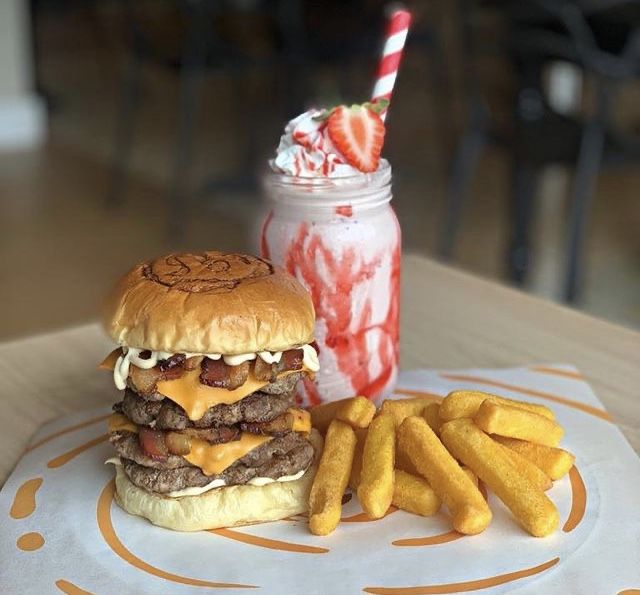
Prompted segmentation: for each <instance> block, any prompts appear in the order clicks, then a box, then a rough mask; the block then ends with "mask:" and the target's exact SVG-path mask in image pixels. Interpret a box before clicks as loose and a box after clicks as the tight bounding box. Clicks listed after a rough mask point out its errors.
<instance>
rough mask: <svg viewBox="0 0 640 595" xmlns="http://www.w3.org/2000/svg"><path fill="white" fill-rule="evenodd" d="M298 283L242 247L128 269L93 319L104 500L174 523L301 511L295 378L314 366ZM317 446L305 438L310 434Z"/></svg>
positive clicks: (230, 522) (303, 452)
mask: <svg viewBox="0 0 640 595" xmlns="http://www.w3.org/2000/svg"><path fill="white" fill-rule="evenodd" d="M314 322H315V318H314V312H313V306H312V304H311V300H310V297H309V295H308V293H307V292H306V291H305V289H304V288H303V287H302V286H301V285H300V284H299V283H298V282H297V281H296V280H295V279H294V278H293V277H291V276H289V275H288V274H287V273H286V272H284V271H283V270H281V269H279V268H277V267H274V266H273V265H271V263H269V262H268V261H265V260H263V259H260V258H256V257H253V256H248V255H242V254H224V253H220V252H204V253H200V254H172V255H169V256H165V257H162V258H159V259H157V260H155V261H151V262H145V263H141V264H139V265H137V266H135V267H134V268H133V269H131V270H130V271H129V272H128V273H127V274H126V275H125V276H124V277H123V278H122V279H121V280H120V281H119V282H118V284H117V285H116V286H115V288H114V289H113V291H112V293H111V295H110V296H109V298H108V301H107V305H106V309H105V318H104V323H105V327H106V329H107V332H108V333H109V334H110V336H111V337H112V338H113V339H114V341H116V342H117V343H118V344H119V347H118V348H117V349H115V350H114V351H113V352H112V353H111V354H110V355H109V356H108V357H107V358H106V359H105V361H104V362H103V364H102V367H104V368H109V369H112V370H113V378H114V382H115V384H116V387H117V388H118V389H120V390H122V391H124V392H123V394H122V400H120V401H119V402H118V403H116V404H115V405H114V414H113V415H112V416H111V418H110V420H109V435H110V441H111V444H112V445H113V446H114V448H115V450H116V453H117V455H118V456H117V457H115V458H113V459H110V462H113V463H114V464H115V465H116V499H117V501H118V503H119V504H120V506H121V507H122V508H124V509H125V510H127V511H128V512H130V513H132V514H137V515H140V516H143V517H146V518H148V519H149V520H151V521H152V522H153V523H155V524H158V525H162V526H166V527H170V528H173V529H177V530H200V529H209V528H215V527H226V526H234V525H239V524H245V523H253V522H260V521H268V520H275V519H278V518H284V517H286V516H290V515H291V514H297V513H301V512H304V511H306V509H307V498H308V492H309V489H310V486H311V482H312V480H313V475H314V473H315V467H314V458H315V456H316V448H315V447H314V436H313V435H312V433H311V424H310V419H309V415H308V413H307V412H306V411H304V410H302V409H299V408H297V407H296V386H297V384H298V382H299V381H300V380H301V379H303V378H305V377H306V378H309V379H312V378H313V375H314V373H315V372H316V371H317V370H318V358H317V353H316V349H315V345H314V344H313V332H314ZM316 447H317V444H316Z"/></svg>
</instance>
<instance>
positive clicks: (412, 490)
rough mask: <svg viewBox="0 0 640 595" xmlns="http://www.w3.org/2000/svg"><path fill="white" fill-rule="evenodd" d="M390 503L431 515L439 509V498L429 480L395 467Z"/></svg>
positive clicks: (403, 508) (415, 512)
mask: <svg viewBox="0 0 640 595" xmlns="http://www.w3.org/2000/svg"><path fill="white" fill-rule="evenodd" d="M391 503H392V504H393V505H394V506H397V507H398V508H401V509H402V510H406V511H407V512H412V513H414V514H419V515H421V516H431V515H432V514H435V513H436V512H438V510H439V509H440V498H438V496H436V493H435V492H434V491H433V488H432V487H431V486H430V485H429V482H428V481H427V480H426V479H424V478H422V477H420V476H419V475H411V474H410V473H407V472H406V471H402V470H401V469H397V470H396V472H395V481H394V486H393V499H392V500H391Z"/></svg>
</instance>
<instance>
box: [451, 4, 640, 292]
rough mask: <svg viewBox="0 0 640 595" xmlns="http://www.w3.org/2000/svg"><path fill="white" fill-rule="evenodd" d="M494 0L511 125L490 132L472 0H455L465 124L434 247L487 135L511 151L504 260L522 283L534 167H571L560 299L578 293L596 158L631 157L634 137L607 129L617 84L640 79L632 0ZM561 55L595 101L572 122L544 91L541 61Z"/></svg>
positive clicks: (639, 39) (638, 147)
mask: <svg viewBox="0 0 640 595" xmlns="http://www.w3.org/2000/svg"><path fill="white" fill-rule="evenodd" d="M496 4H499V5H500V6H501V7H502V8H503V9H504V10H505V11H506V13H507V16H508V23H509V31H508V37H507V39H505V40H504V47H505V48H506V49H507V51H508V52H509V55H510V57H511V59H512V62H513V65H514V70H515V73H516V81H517V84H516V93H515V98H514V107H513V111H514V117H513V130H512V131H511V133H510V134H508V135H506V136H504V135H500V134H499V133H497V132H496V127H495V125H494V122H493V119H492V114H491V112H490V110H489V109H488V108H487V102H486V100H485V97H484V93H483V91H482V87H481V85H480V81H479V77H478V74H477V71H476V69H475V67H474V61H473V57H474V55H475V52H476V51H479V48H478V47H477V44H476V43H475V40H474V35H473V31H472V19H473V14H474V9H475V8H477V6H474V3H473V2H471V1H470V0H461V2H460V5H459V6H460V24H461V39H462V42H463V56H464V61H465V71H466V74H467V85H468V93H467V94H468V97H469V101H470V106H469V122H468V126H467V129H466V131H465V133H464V134H463V136H462V138H461V140H460V142H459V145H458V149H457V151H456V155H455V157H454V161H453V167H452V174H451V177H450V180H449V187H448V197H447V205H446V212H445V217H444V224H443V231H442V235H441V237H440V242H439V254H440V256H441V257H442V258H445V259H446V258H450V257H451V253H452V251H453V246H454V242H455V237H456V233H457V231H458V228H459V224H460V216H461V212H462V209H463V206H464V204H465V202H466V201H467V199H468V195H469V189H470V182H471V178H472V174H473V171H474V168H475V166H476V164H477V160H478V158H479V156H480V153H481V151H482V149H483V148H484V146H485V145H486V144H487V143H488V142H493V141H495V142H498V143H499V144H502V145H503V146H506V147H507V148H508V150H509V151H510V156H511V162H512V163H511V167H512V193H513V194H512V199H511V200H512V230H511V233H512V237H511V245H510V248H509V256H508V267H509V272H510V276H511V278H512V279H513V281H515V282H516V283H518V284H522V283H523V282H524V280H525V277H526V274H527V270H528V264H529V260H530V256H529V235H530V227H531V219H532V203H533V200H534V195H535V188H536V180H537V178H538V174H539V172H540V170H541V169H542V168H543V167H544V166H546V165H549V164H552V163H566V164H575V171H574V178H573V184H572V189H571V196H570V212H569V218H568V222H567V234H566V235H567V265H566V274H565V279H564V285H563V295H564V298H565V300H566V301H568V302H574V301H575V300H576V298H577V296H578V288H579V280H580V273H581V260H582V251H583V244H584V234H585V226H586V222H587V215H588V211H589V206H590V203H591V199H592V197H593V194H594V190H595V182H596V180H597V177H598V174H599V171H600V168H601V166H602V165H608V164H612V163H620V162H626V161H630V160H634V161H635V160H640V143H639V142H638V140H637V139H635V138H633V137H629V136H626V135H624V134H622V133H621V132H620V131H618V130H616V129H615V128H614V127H613V124H612V118H611V110H612V106H613V99H614V94H615V90H616V88H617V87H618V86H619V85H621V84H626V83H630V82H632V81H635V80H637V79H638V78H639V77H640V5H639V4H638V3H637V2H633V1H629V0H626V1H623V0H601V1H600V0H582V1H580V0H575V1H572V0H527V1H520V2H503V3H496V2H494V3H493V5H494V6H495V5H496ZM557 61H568V62H571V63H573V64H575V65H577V66H578V67H580V68H581V69H582V71H583V72H584V73H585V75H587V76H589V77H590V79H591V80H592V81H593V84H594V96H595V100H594V103H595V105H594V108H593V110H592V111H591V113H590V114H588V115H586V116H585V117H584V118H583V119H581V120H579V119H576V118H572V117H569V116H566V115H563V114H559V113H557V112H555V111H554V110H553V109H552V107H551V105H550V104H549V102H548V101H547V99H546V97H545V93H544V90H543V81H542V74H543V68H544V67H545V66H546V65H548V64H550V63H553V62H557Z"/></svg>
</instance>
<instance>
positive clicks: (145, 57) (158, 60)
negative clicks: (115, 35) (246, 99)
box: [107, 0, 383, 240]
mask: <svg viewBox="0 0 640 595" xmlns="http://www.w3.org/2000/svg"><path fill="white" fill-rule="evenodd" d="M144 5H145V3H130V2H127V1H126V0H124V1H123V11H124V15H125V18H126V21H127V25H128V31H129V36H128V48H129V51H130V56H129V64H128V66H127V70H126V74H125V78H124V82H123V86H122V97H121V101H120V107H119V113H118V117H117V122H116V134H115V143H114V155H113V174H112V178H111V184H110V188H109V191H108V196H107V199H108V203H109V204H111V205H117V204H118V203H119V202H121V201H122V200H123V196H124V191H125V185H126V179H127V175H128V169H129V162H130V157H131V148H132V141H133V133H134V127H135V119H136V113H137V112H138V110H139V108H140V105H139V104H140V93H141V78H142V67H143V66H144V65H145V64H147V63H153V64H159V65H161V66H164V67H166V68H169V69H171V70H173V71H175V72H177V74H178V76H179V95H180V98H179V107H178V114H177V130H176V134H175V141H174V146H173V163H172V168H171V176H170V183H169V192H168V203H169V235H170V237H171V238H172V239H174V240H176V239H180V238H181V236H182V235H183V233H184V223H185V215H186V209H187V207H188V201H187V196H186V194H185V187H186V180H187V178H188V171H189V164H190V162H191V158H192V146H193V141H194V133H195V132H196V131H195V122H196V118H197V107H198V90H199V84H200V82H201V79H202V77H203V75H204V73H205V72H207V71H209V70H213V69H217V70H222V71H223V72H225V73H226V74H228V75H229V76H230V78H231V79H232V80H233V81H234V82H235V89H236V95H239V94H240V93H242V92H243V88H242V86H243V85H242V81H243V79H242V77H243V76H245V75H246V74H247V72H248V71H249V69H256V68H262V69H269V70H270V71H271V72H272V73H274V74H275V75H276V78H277V79H278V80H279V83H280V88H281V90H282V92H281V93H280V97H278V95H274V97H272V98H270V103H269V109H270V111H273V109H274V107H275V108H280V109H283V114H282V118H281V119H282V120H283V121H284V120H285V118H286V117H291V116H293V115H294V114H297V113H299V112H300V111H302V109H303V108H304V101H306V100H308V98H309V93H308V86H309V78H310V73H311V72H312V71H313V69H314V68H315V67H316V66H318V65H319V64H322V65H325V66H326V65H329V66H334V67H337V73H338V76H340V77H342V79H343V80H342V84H343V87H348V86H349V85H350V83H351V81H350V79H349V74H348V73H349V71H348V69H347V68H345V64H346V61H347V60H349V61H353V60H354V59H357V58H358V57H362V56H370V57H372V58H373V59H374V60H375V59H376V58H377V52H376V51H375V47H376V45H377V44H378V42H379V39H380V36H379V30H380V29H381V27H382V17H383V15H382V13H381V11H378V10H372V9H371V8H370V7H369V8H366V1H365V0H362V1H361V2H350V3H346V4H345V3H342V2H340V1H338V0H333V1H326V2H324V3H322V4H316V3H312V2H309V3H307V2H304V1H303V0H253V1H249V2H246V1H240V0H236V1H235V2H234V1H233V0H226V1H220V0H173V1H171V0H168V1H165V2H162V3H157V2H156V3H154V2H152V3H151V4H150V5H149V4H147V5H146V6H147V8H149V7H150V8H149V10H155V9H157V8H158V7H160V6H164V7H165V8H166V7H167V6H168V7H174V8H175V9H176V14H175V18H176V20H177V22H176V23H173V25H174V28H177V29H179V28H180V24H182V28H183V32H182V36H181V43H180V44H178V47H170V46H171V44H168V45H167V43H166V42H165V43H163V41H162V40H159V39H158V38H157V37H154V36H153V35H152V34H151V32H150V31H149V27H148V26H147V25H148V23H147V22H146V21H147V19H146V18H145V13H144V11H143V10H142V9H141V8H140V6H143V7H144ZM234 11H235V12H236V13H237V12H238V11H252V12H253V14H257V15H259V16H261V17H262V18H264V19H265V20H267V21H268V22H269V24H270V26H271V27H272V32H273V46H274V47H273V52H271V53H270V54H269V55H267V56H264V57H256V56H251V55H247V54H246V53H244V52H243V51H242V49H241V48H240V47H238V45H237V44H236V43H234V40H233V39H223V38H222V37H221V36H220V35H219V34H218V31H217V29H216V26H215V24H216V19H219V18H221V17H223V16H225V15H228V14H229V13H230V12H231V13H233V12H234ZM146 16H147V17H148V15H146ZM338 17H339V18H338ZM236 104H238V102H237V101H236ZM254 107H255V106H254ZM284 112H286V113H284ZM258 117H260V113H259V111H258V109H247V110H246V113H244V112H243V114H242V117H241V118H240V120H241V122H242V123H243V131H242V133H241V137H242V140H241V144H242V147H243V149H244V156H243V159H242V164H241V166H240V167H239V168H238V171H237V172H236V173H232V174H231V175H229V176H225V177H223V178H219V179H212V180H209V181H208V182H207V183H206V184H205V191H206V192H208V193H211V192H219V191H234V190H255V189H256V180H255V175H254V174H255V170H256V169H257V164H256V157H257V155H256V152H255V148H256V143H255V139H253V138H252V136H251V135H252V132H255V130H256V127H257V126H256V119H257V118H258ZM276 140H277V139H274V143H275V142H276Z"/></svg>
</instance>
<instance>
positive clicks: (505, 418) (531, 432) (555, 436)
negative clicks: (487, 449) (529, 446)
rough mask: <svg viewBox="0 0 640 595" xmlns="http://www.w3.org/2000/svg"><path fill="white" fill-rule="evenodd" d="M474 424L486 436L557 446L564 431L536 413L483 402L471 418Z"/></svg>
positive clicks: (553, 422) (558, 425)
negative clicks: (495, 435)
mask: <svg viewBox="0 0 640 595" xmlns="http://www.w3.org/2000/svg"><path fill="white" fill-rule="evenodd" d="M473 421H474V422H475V424H476V425H477V426H478V427H479V428H480V429H481V430H483V431H484V432H486V433H487V434H498V436H507V437H508V438H519V439H520V440H529V441H530V442H535V443H537V444H545V445H546V446H558V444H559V443H560V440H561V439H562V436H563V435H564V430H563V428H562V426H561V425H560V424H559V423H556V422H555V421H553V420H551V419H548V418H546V417H542V415H538V414H537V413H532V412H531V411H526V410H524V409H518V408H517V407H508V406H506V405H496V404H495V403H492V402H490V401H484V402H483V403H482V405H480V408H479V409H478V412H477V413H476V414H475V415H474V416H473Z"/></svg>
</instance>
